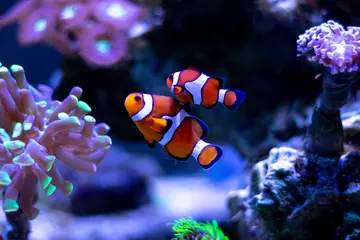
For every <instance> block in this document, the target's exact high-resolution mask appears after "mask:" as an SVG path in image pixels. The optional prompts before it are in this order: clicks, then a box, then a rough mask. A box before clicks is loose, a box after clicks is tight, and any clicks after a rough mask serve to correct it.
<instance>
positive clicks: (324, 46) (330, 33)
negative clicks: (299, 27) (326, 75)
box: [297, 20, 360, 74]
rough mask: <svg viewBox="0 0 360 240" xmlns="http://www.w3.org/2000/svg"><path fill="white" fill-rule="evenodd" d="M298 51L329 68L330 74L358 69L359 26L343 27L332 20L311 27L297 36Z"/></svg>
mask: <svg viewBox="0 0 360 240" xmlns="http://www.w3.org/2000/svg"><path fill="white" fill-rule="evenodd" d="M297 44H298V48H297V49H298V51H299V52H300V53H301V54H307V55H310V57H309V60H310V61H312V62H318V63H320V64H322V65H324V66H327V67H329V68H330V72H331V73H332V74H336V73H338V72H352V71H357V70H358V69H359V60H360V28H359V27H348V28H347V29H346V30H345V29H344V27H343V26H342V25H340V24H338V23H336V22H334V21H332V20H329V21H328V22H326V23H323V24H321V25H319V26H315V27H312V28H310V29H308V30H306V31H305V33H304V34H302V35H300V36H299V39H298V40H297Z"/></svg>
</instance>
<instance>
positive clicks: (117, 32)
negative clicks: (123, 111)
mask: <svg viewBox="0 0 360 240" xmlns="http://www.w3.org/2000/svg"><path fill="white" fill-rule="evenodd" d="M154 9H155V8H154ZM154 9H152V8H150V7H145V6H139V5H137V4H134V3H132V2H128V1H126V0H71V1H53V0H22V1H20V2H19V3H17V4H16V5H15V6H14V7H13V8H12V9H11V10H10V11H9V12H8V13H6V14H5V15H4V16H2V17H0V27H4V26H6V25H8V24H11V23H14V22H18V23H19V24H20V29H19V33H18V39H19V41H20V43H21V44H23V45H29V44H34V43H40V42H42V43H46V44H49V45H51V46H53V47H55V48H56V49H58V50H59V51H60V52H61V53H62V54H64V55H80V56H81V57H82V58H83V59H84V60H85V61H86V62H88V63H90V64H92V65H96V66H110V65H112V64H114V63H116V62H118V61H119V60H121V59H123V58H124V57H126V56H127V53H128V43H129V40H130V39H132V38H136V37H138V36H140V35H142V34H143V33H145V32H147V31H149V30H150V29H151V28H152V27H153V26H155V25H156V24H159V19H160V17H161V16H159V15H161V14H160V13H159V11H153V10H154ZM155 10H157V9H155Z"/></svg>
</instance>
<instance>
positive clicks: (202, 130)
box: [188, 116, 209, 139]
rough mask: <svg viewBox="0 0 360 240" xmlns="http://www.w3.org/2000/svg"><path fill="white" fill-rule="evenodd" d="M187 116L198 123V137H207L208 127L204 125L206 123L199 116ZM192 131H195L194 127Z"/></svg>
mask: <svg viewBox="0 0 360 240" xmlns="http://www.w3.org/2000/svg"><path fill="white" fill-rule="evenodd" d="M188 117H189V118H192V119H193V120H195V121H196V122H197V123H198V124H199V125H200V129H199V131H198V132H199V138H200V139H203V138H205V137H207V135H208V134H209V127H208V126H207V125H206V123H204V122H203V121H202V120H201V119H200V118H197V117H195V116H188ZM194 131H197V130H196V129H194Z"/></svg>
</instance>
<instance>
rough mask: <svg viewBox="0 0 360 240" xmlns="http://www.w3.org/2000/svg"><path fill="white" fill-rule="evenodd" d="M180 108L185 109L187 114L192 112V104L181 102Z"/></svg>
mask: <svg viewBox="0 0 360 240" xmlns="http://www.w3.org/2000/svg"><path fill="white" fill-rule="evenodd" d="M180 106H181V108H182V109H184V110H185V111H186V112H190V110H191V104H190V103H183V102H180Z"/></svg>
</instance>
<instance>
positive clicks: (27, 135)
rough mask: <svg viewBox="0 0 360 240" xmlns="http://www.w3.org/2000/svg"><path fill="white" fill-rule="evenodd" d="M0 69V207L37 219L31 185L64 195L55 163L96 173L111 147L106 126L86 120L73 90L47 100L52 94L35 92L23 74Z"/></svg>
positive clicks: (68, 187) (65, 184) (68, 186)
mask: <svg viewBox="0 0 360 240" xmlns="http://www.w3.org/2000/svg"><path fill="white" fill-rule="evenodd" d="M11 72H12V75H11V73H10V71H9V70H8V69H7V68H6V67H4V66H3V67H1V68H0V115H1V120H0V163H1V164H2V165H3V166H2V168H1V170H0V189H1V190H4V191H5V195H4V201H3V208H4V211H5V212H14V211H17V210H18V209H19V208H21V210H22V211H23V212H24V213H25V214H26V216H27V217H28V218H29V219H34V218H36V217H37V216H38V214H39V210H38V209H36V208H34V207H33V197H34V194H35V191H36V183H37V182H39V183H40V186H41V188H42V189H44V191H45V192H46V195H51V194H52V193H53V192H54V191H55V190H56V189H57V188H58V189H60V190H61V191H62V192H63V193H64V194H66V195H69V194H70V193H71V192H72V190H73V188H74V187H73V184H72V183H71V182H69V181H66V180H64V179H63V178H62V176H61V175H60V173H59V171H58V169H57V167H56V165H55V164H54V162H55V161H56V160H58V161H60V162H61V163H63V164H65V165H67V166H69V167H71V168H74V169H76V170H78V171H83V172H88V173H95V172H96V169H97V167H96V166H97V164H98V163H100V162H101V161H102V160H103V158H104V157H105V155H106V154H107V152H108V151H109V148H110V146H111V138H110V137H108V136H107V135H106V133H107V132H108V131H109V126H108V125H106V124H104V123H100V124H96V120H95V119H94V118H93V117H92V116H90V115H87V114H88V113H90V111H91V108H90V107H89V106H88V105H87V104H86V103H85V102H83V101H80V100H79V98H80V97H81V95H82V89H81V88H79V87H74V88H73V89H72V90H71V92H70V94H69V96H68V97H67V98H66V99H65V100H64V101H62V102H60V101H56V100H52V99H51V95H52V89H51V88H49V87H47V86H45V85H39V87H38V88H37V89H36V88H34V87H33V86H31V85H30V84H29V83H28V82H27V80H26V77H25V73H24V69H23V68H22V67H21V66H19V65H12V66H11Z"/></svg>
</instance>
